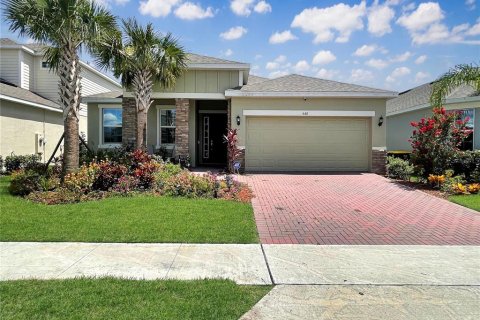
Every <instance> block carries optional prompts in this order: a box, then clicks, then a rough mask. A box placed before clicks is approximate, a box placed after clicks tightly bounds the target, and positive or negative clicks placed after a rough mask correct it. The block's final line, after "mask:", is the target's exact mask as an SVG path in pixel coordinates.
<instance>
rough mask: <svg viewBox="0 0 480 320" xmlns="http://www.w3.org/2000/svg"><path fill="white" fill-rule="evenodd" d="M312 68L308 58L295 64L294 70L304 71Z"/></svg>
mask: <svg viewBox="0 0 480 320" xmlns="http://www.w3.org/2000/svg"><path fill="white" fill-rule="evenodd" d="M309 69H310V65H309V64H308V62H307V61H306V60H300V61H298V62H297V64H295V65H294V66H293V70H294V71H295V72H297V73H302V72H305V71H307V70H309Z"/></svg>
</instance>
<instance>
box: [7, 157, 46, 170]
mask: <svg viewBox="0 0 480 320" xmlns="http://www.w3.org/2000/svg"><path fill="white" fill-rule="evenodd" d="M41 160H42V158H41V156H40V155H37V154H31V155H15V154H12V155H10V156H6V157H5V171H6V172H7V173H12V172H13V171H17V170H20V169H25V170H27V171H30V170H34V171H40V169H43V164H42V163H41V162H40V161H41Z"/></svg>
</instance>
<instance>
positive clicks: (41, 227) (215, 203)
mask: <svg viewBox="0 0 480 320" xmlns="http://www.w3.org/2000/svg"><path fill="white" fill-rule="evenodd" d="M7 186H8V178H7V177H1V178H0V241H79V242H189V243H258V234H257V229H256V225H255V221H254V218H253V210H252V206H251V205H249V204H244V203H238V202H233V201H225V200H206V199H185V198H170V197H154V196H135V197H126V198H109V199H105V200H100V201H87V202H83V203H76V204H66V205H54V206H47V205H43V204H36V203H32V202H29V201H27V200H25V199H23V198H20V197H14V196H12V195H10V194H9V193H8V191H7Z"/></svg>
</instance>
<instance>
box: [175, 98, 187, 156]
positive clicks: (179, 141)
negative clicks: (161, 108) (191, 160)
mask: <svg viewBox="0 0 480 320" xmlns="http://www.w3.org/2000/svg"><path fill="white" fill-rule="evenodd" d="M175 107H176V110H177V115H176V117H177V118H176V129H175V154H176V156H188V154H189V153H188V112H189V108H190V104H189V100H188V99H175Z"/></svg>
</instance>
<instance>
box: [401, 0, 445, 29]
mask: <svg viewBox="0 0 480 320" xmlns="http://www.w3.org/2000/svg"><path fill="white" fill-rule="evenodd" d="M444 17H445V16H444V14H443V11H442V9H441V8H440V5H439V4H438V3H437V2H425V3H421V4H420V5H419V6H418V8H417V9H416V10H415V11H413V12H411V13H404V14H403V15H402V16H401V17H400V18H399V19H398V20H397V23H398V24H400V25H401V26H404V27H405V28H407V29H408V30H409V31H418V30H423V29H425V28H427V27H428V26H430V25H431V24H433V23H437V22H439V21H441V20H442V19H443V18H444Z"/></svg>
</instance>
